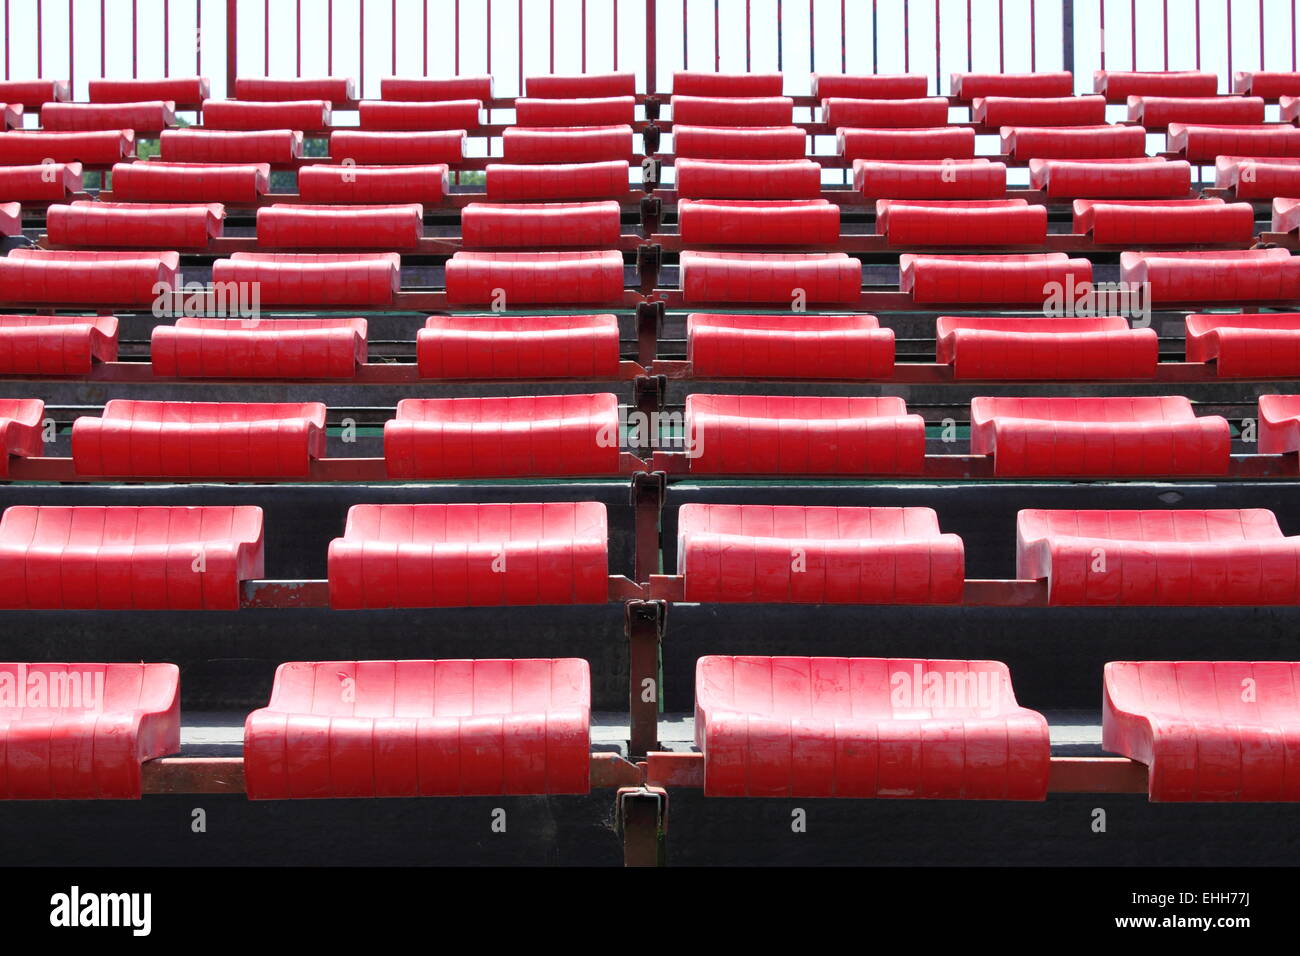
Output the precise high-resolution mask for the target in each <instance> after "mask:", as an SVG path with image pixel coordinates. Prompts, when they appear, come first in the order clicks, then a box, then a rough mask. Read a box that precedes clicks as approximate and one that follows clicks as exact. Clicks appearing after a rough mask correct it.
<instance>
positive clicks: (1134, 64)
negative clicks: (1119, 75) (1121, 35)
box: [1128, 0, 1138, 70]
mask: <svg viewBox="0 0 1300 956" xmlns="http://www.w3.org/2000/svg"><path fill="white" fill-rule="evenodd" d="M1137 33H1138V8H1137V0H1129V5H1128V58H1129V69H1130V70H1136V69H1137V68H1138V49H1137Z"/></svg>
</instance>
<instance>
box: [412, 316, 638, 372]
mask: <svg viewBox="0 0 1300 956" xmlns="http://www.w3.org/2000/svg"><path fill="white" fill-rule="evenodd" d="M416 360H417V362H418V364H419V369H420V377H421V378H437V379H532V378H539V379H548V378H601V377H603V378H617V377H618V374H619V343H618V317H617V316H615V315H610V314H606V315H528V316H507V315H432V316H430V317H429V318H428V319H427V320H426V321H425V324H424V328H423V329H421V330H420V332H419V333H418V335H417V338H416Z"/></svg>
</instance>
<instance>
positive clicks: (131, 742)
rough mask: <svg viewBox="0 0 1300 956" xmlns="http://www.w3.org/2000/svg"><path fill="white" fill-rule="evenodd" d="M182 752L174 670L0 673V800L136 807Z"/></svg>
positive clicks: (0, 668) (91, 667)
mask: <svg viewBox="0 0 1300 956" xmlns="http://www.w3.org/2000/svg"><path fill="white" fill-rule="evenodd" d="M180 749H181V718H180V670H179V669H178V668H177V667H176V665H175V664H45V663H40V664H26V663H0V753H2V754H4V755H5V756H4V760H3V761H0V800H138V799H140V791H141V786H140V764H141V762H143V761H145V760H152V759H154V758H155V757H165V756H167V755H168V754H173V753H176V752H177V751H178V750H180Z"/></svg>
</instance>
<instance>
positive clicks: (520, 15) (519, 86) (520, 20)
mask: <svg viewBox="0 0 1300 956" xmlns="http://www.w3.org/2000/svg"><path fill="white" fill-rule="evenodd" d="M515 20H516V30H515V33H516V34H517V38H518V40H519V48H518V50H517V51H516V56H517V57H518V59H519V64H518V66H519V69H518V70H516V75H515V90H516V92H515V95H516V96H523V95H524V0H519V4H518V6H517V7H516V9H515Z"/></svg>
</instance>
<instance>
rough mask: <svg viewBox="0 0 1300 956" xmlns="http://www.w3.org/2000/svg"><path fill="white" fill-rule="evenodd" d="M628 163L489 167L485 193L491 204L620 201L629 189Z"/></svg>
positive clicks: (620, 160) (623, 161) (499, 165)
mask: <svg viewBox="0 0 1300 956" xmlns="http://www.w3.org/2000/svg"><path fill="white" fill-rule="evenodd" d="M628 177H629V163H628V162H627V160H625V159H610V160H605V161H603V162H598V163H536V164H512V163H488V164H487V173H486V186H485V189H486V192H487V198H488V200H489V201H490V202H519V201H548V202H562V201H564V200H567V199H620V198H622V197H624V196H626V195H627V194H628V190H629V188H630V180H629V178H628Z"/></svg>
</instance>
